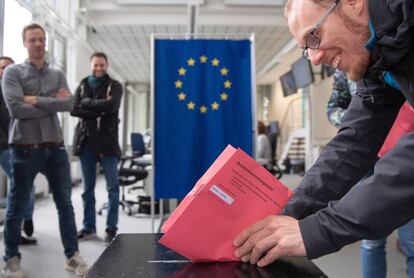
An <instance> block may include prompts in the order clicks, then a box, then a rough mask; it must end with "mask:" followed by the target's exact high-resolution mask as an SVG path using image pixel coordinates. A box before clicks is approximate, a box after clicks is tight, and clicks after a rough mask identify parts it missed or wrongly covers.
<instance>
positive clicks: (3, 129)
mask: <svg viewBox="0 0 414 278" xmlns="http://www.w3.org/2000/svg"><path fill="white" fill-rule="evenodd" d="M12 64H14V61H13V59H12V58H10V57H7V56H1V57H0V165H1V168H2V169H3V171H4V173H5V174H6V176H7V178H8V180H9V181H11V179H12V178H13V177H12V173H11V167H12V166H11V164H10V146H9V143H8V140H9V124H10V116H9V111H8V110H7V107H6V104H5V103H4V98H3V92H2V90H1V79H2V77H3V72H4V70H5V69H6V67H7V66H9V65H12ZM9 188H10V186H9ZM34 202H35V188H34V186H33V188H32V192H31V194H30V200H29V203H28V204H27V208H26V210H25V213H24V215H23V231H24V232H25V233H26V235H27V236H28V237H25V236H23V235H20V244H22V245H29V244H36V242H37V240H36V239H35V238H30V237H31V236H32V235H33V220H32V219H33V211H34Z"/></svg>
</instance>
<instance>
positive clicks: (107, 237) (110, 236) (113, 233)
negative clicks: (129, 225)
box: [105, 228, 117, 244]
mask: <svg viewBox="0 0 414 278" xmlns="http://www.w3.org/2000/svg"><path fill="white" fill-rule="evenodd" d="M116 230H117V229H109V228H107V229H106V230H105V232H106V235H105V243H107V244H109V243H111V241H112V240H113V239H114V238H115V237H116Z"/></svg>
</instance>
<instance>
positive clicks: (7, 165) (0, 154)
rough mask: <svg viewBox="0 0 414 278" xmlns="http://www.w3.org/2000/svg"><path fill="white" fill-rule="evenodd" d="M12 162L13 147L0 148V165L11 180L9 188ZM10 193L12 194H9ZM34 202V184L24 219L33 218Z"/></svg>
mask: <svg viewBox="0 0 414 278" xmlns="http://www.w3.org/2000/svg"><path fill="white" fill-rule="evenodd" d="M11 163H12V162H11V149H10V148H7V149H4V150H0V166H1V168H2V169H3V171H4V173H5V174H6V176H7V179H8V180H9V186H8V190H10V182H11V180H12V173H11V169H12V165H11ZM9 195H10V194H7V196H9ZM34 203H35V188H34V186H33V188H32V192H31V193H30V200H29V203H28V204H27V208H26V210H25V212H24V215H23V219H24V220H30V219H32V218H33V211H34Z"/></svg>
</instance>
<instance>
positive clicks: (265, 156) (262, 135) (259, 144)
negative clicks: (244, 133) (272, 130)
mask: <svg viewBox="0 0 414 278" xmlns="http://www.w3.org/2000/svg"><path fill="white" fill-rule="evenodd" d="M257 133H258V136H257V140H256V148H257V150H256V160H257V162H258V163H259V164H260V165H262V166H263V167H265V168H266V169H268V170H270V169H271V168H272V147H271V145H270V140H269V138H268V137H267V135H266V126H265V124H264V123H263V122H262V121H258V122H257Z"/></svg>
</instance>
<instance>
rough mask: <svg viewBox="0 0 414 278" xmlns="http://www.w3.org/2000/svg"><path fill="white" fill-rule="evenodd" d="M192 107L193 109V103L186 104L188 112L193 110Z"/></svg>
mask: <svg viewBox="0 0 414 278" xmlns="http://www.w3.org/2000/svg"><path fill="white" fill-rule="evenodd" d="M194 107H195V103H194V102H192V101H190V102H189V103H187V108H188V109H189V110H194Z"/></svg>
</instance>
